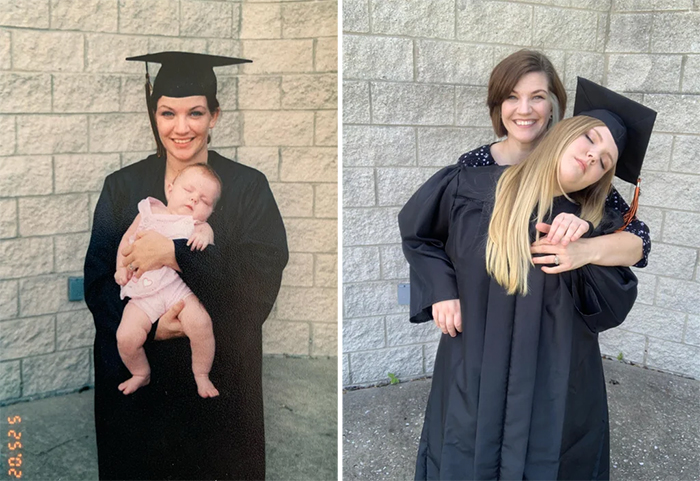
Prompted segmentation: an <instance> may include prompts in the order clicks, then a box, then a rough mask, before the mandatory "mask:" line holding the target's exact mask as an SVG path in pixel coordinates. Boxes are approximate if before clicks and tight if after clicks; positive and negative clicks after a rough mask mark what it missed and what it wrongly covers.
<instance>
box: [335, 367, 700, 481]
mask: <svg viewBox="0 0 700 481" xmlns="http://www.w3.org/2000/svg"><path fill="white" fill-rule="evenodd" d="M603 365H604V368H605V377H606V380H607V390H608V401H609V408H610V437H611V440H610V444H611V446H610V455H611V459H610V461H611V479H612V480H613V481H633V480H634V481H638V480H645V481H648V480H674V481H680V480H684V481H685V480H692V481H698V480H700V381H695V380H691V379H685V378H681V377H677V376H673V375H670V374H664V373H659V372H656V371H649V370H646V369H642V368H640V367H637V366H630V365H627V364H624V363H621V362H618V361H611V360H605V361H603ZM429 391H430V380H420V381H413V382H408V383H402V384H399V385H394V386H385V387H378V388H369V389H360V390H356V391H348V392H346V393H345V394H344V395H343V479H344V480H355V479H357V480H377V479H386V480H407V479H413V474H414V466H415V457H416V452H417V449H418V440H419V438H420V432H421V428H422V426H423V416H424V412H425V406H426V403H427V400H428V392H429Z"/></svg>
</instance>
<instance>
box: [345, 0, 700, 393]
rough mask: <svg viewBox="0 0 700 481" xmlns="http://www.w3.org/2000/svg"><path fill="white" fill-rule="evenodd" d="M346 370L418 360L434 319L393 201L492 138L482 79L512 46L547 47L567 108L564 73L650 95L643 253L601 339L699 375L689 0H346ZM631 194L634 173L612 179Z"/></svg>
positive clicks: (699, 92) (698, 105)
mask: <svg viewBox="0 0 700 481" xmlns="http://www.w3.org/2000/svg"><path fill="white" fill-rule="evenodd" d="M343 28H344V37H343V48H344V52H343V145H342V148H343V216H344V217H343V290H344V300H343V302H344V305H343V314H344V319H343V359H342V361H343V384H344V385H346V386H349V385H370V384H375V383H382V382H387V381H388V380H389V379H388V377H387V373H389V372H391V373H393V374H395V375H397V376H398V377H399V378H401V379H410V378H415V377H420V376H425V375H430V374H431V372H432V369H433V360H434V357H435V353H436V349H437V342H438V340H439V336H440V333H439V331H438V330H437V329H436V328H435V327H434V325H433V324H432V323H431V324H429V325H410V324H409V322H408V308H407V306H400V305H399V304H398V297H397V284H399V283H403V282H408V267H407V264H406V261H405V259H404V258H403V254H402V252H401V248H400V238H399V232H398V225H397V220H396V216H397V213H398V211H399V210H400V208H401V206H402V205H403V204H404V203H405V202H406V201H407V200H408V198H409V197H410V196H411V194H412V193H413V192H414V191H415V190H416V189H417V188H418V187H419V186H420V185H421V184H422V183H423V182H424V181H425V180H426V179H427V178H428V177H429V176H430V175H432V174H433V173H434V172H436V171H437V170H438V169H439V168H440V167H443V166H446V165H451V164H453V163H455V162H456V161H457V159H458V157H459V155H460V154H462V153H464V152H466V151H468V150H471V149H473V148H476V147H478V146H480V145H482V144H485V143H488V142H491V141H494V140H495V137H494V134H493V131H492V129H491V124H490V119H489V116H488V109H487V107H486V105H485V101H486V86H487V83H488V78H489V75H490V72H491V69H492V68H493V67H494V66H495V65H496V64H497V63H498V62H499V61H500V60H501V59H502V58H504V57H506V56H507V55H508V54H510V53H512V52H514V51H516V50H519V49H520V48H534V49H538V50H542V51H544V52H545V53H546V54H547V55H548V56H549V58H550V59H551V60H552V62H553V63H554V65H555V67H556V68H557V71H558V72H559V74H560V76H561V78H562V80H563V82H564V84H565V87H566V89H567V92H568V94H569V99H570V101H569V105H568V108H567V110H568V115H570V114H571V110H572V108H573V99H574V96H575V95H574V94H575V92H574V91H575V87H576V76H577V75H580V76H583V77H587V78H589V79H591V80H593V81H596V82H600V83H602V84H603V85H607V86H609V87H611V88H613V89H615V90H618V91H621V92H625V93H626V94H627V95H629V96H630V97H632V98H634V99H635V100H638V101H641V102H643V103H644V104H646V105H648V106H650V107H651V108H653V109H655V110H657V111H658V120H657V123H656V127H655V133H654V135H653V136H652V140H651V145H650V147H649V153H648V154H647V156H646V161H645V164H644V170H643V176H642V179H643V186H642V189H643V191H642V192H643V194H642V197H641V202H640V203H641V207H640V212H639V216H640V218H641V219H643V220H644V221H646V222H647V223H648V224H649V226H650V229H651V233H652V240H653V246H652V252H651V256H650V259H649V266H648V267H646V268H644V269H635V272H636V273H637V274H638V276H639V296H638V299H637V303H636V306H635V308H634V309H633V311H632V312H631V314H630V315H629V317H628V318H627V320H626V322H625V323H624V324H623V325H622V326H621V327H620V328H619V329H613V330H611V331H608V332H606V333H604V334H603V335H601V338H600V344H601V349H602V351H603V353H604V354H607V355H610V356H618V354H620V353H622V355H623V356H624V358H625V359H627V360H628V361H632V362H635V363H639V364H642V365H644V366H648V367H649V368H654V369H660V370H663V371H668V372H672V373H677V374H681V375H686V376H691V377H694V378H700V331H699V329H700V272H699V269H698V264H699V263H700V260H699V256H698V249H699V248H700V241H699V240H698V239H700V230H699V229H698V227H697V226H698V225H700V187H698V186H699V185H700V182H699V181H700V154H699V152H700V129H699V128H698V127H697V122H696V121H695V119H696V118H697V113H698V112H699V111H700V83H699V82H698V80H697V79H698V78H699V77H700V76H699V75H698V74H700V48H699V46H698V45H700V44H698V41H697V39H698V35H697V32H698V31H700V5H699V3H698V2H697V1H696V2H695V3H693V2H692V1H691V0H675V1H674V0H668V1H663V2H651V1H639V0H590V1H585V2H572V1H569V0H541V1H537V2H533V1H497V0H457V1H456V2H455V1H452V0H420V1H417V2H403V1H401V0H345V1H344V2H343ZM616 185H617V186H618V189H619V190H620V191H621V193H622V194H623V195H624V196H625V197H626V198H627V199H628V200H629V199H630V198H631V193H632V191H631V187H629V186H627V185H624V184H622V183H620V182H616Z"/></svg>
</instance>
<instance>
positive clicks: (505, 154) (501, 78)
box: [434, 49, 651, 335]
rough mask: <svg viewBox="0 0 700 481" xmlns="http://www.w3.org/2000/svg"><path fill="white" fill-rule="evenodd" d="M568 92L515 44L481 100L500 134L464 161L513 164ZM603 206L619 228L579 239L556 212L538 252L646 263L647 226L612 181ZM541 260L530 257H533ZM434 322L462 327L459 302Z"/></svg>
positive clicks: (566, 258)
mask: <svg viewBox="0 0 700 481" xmlns="http://www.w3.org/2000/svg"><path fill="white" fill-rule="evenodd" d="M566 103H567V94H566V90H565V89H564V85H563V84H562V82H561V79H560V78H559V75H558V74H557V71H556V69H555V68H554V65H552V62H551V61H550V60H549V58H547V56H546V55H544V54H543V53H542V52H538V51H536V50H527V49H523V50H519V51H517V52H514V53H512V54H510V55H509V56H507V57H506V58H504V59H503V60H501V61H500V62H499V63H498V65H496V67H494V69H493V71H492V72H491V76H490V78H489V84H488V93H487V99H486V104H487V105H488V108H489V113H490V116H491V123H492V125H493V131H494V133H495V134H496V135H497V136H498V137H505V138H504V139H503V140H501V141H498V142H494V143H491V144H486V145H482V146H481V147H477V148H476V149H473V150H470V151H468V152H466V153H464V154H462V155H461V156H460V158H459V162H460V163H461V164H462V166H463V167H469V168H478V167H487V166H494V165H517V164H519V163H520V162H522V161H523V159H525V158H526V157H527V156H528V155H529V154H530V153H531V152H532V150H533V149H534V148H535V146H536V145H537V144H538V142H539V141H540V139H541V138H542V136H543V135H544V133H545V132H546V131H547V129H549V128H551V127H552V126H553V125H556V123H557V122H559V120H560V119H561V118H562V117H563V115H564V111H565V110H566ZM606 208H609V209H612V210H616V211H618V212H620V214H622V215H624V216H625V227H624V229H622V230H621V231H620V232H614V233H612V234H609V235H602V236H597V237H595V238H590V237H589V238H586V239H580V231H579V232H577V229H578V228H579V227H580V226H581V224H580V223H577V222H576V221H575V219H573V217H571V216H567V215H561V216H559V217H556V218H554V219H552V222H551V225H550V224H543V225H542V226H538V228H540V229H543V231H544V232H545V233H547V232H548V231H549V230H551V232H552V233H551V234H550V235H549V236H548V238H549V241H550V242H548V243H545V244H541V245H537V246H535V247H534V248H533V249H534V250H535V251H536V252H537V253H542V254H549V255H553V256H554V255H556V259H557V261H559V265H557V266H554V267H552V268H550V270H549V272H553V273H557V272H563V271H565V270H571V269H575V268H578V267H581V266H583V265H585V264H596V265H607V266H617V265H621V266H631V265H634V266H635V267H645V266H646V265H647V259H648V257H649V252H650V251H651V238H650V235H649V228H648V227H647V226H646V224H644V222H642V221H641V220H640V219H638V218H637V217H636V209H631V208H630V206H628V205H627V203H626V202H625V200H624V199H623V198H622V196H621V195H620V194H619V192H618V191H617V190H616V189H615V187H613V188H612V189H611V190H610V193H609V194H608V197H607V199H606ZM540 262H544V261H543V260H542V259H537V258H536V259H535V263H540ZM434 316H435V322H436V324H437V325H438V327H439V328H440V329H441V330H442V331H443V332H444V333H450V334H452V335H455V334H456V333H457V332H459V330H460V329H461V313H460V309H459V302H458V301H457V300H456V299H449V300H445V301H442V302H439V303H437V304H436V305H435V306H434Z"/></svg>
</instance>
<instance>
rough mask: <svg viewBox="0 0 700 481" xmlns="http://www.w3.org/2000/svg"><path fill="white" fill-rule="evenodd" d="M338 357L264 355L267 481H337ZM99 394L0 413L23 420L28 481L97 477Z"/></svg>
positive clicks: (18, 406) (67, 397) (5, 464)
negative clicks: (95, 411) (96, 405)
mask: <svg viewBox="0 0 700 481" xmlns="http://www.w3.org/2000/svg"><path fill="white" fill-rule="evenodd" d="M337 386H338V384H337V359H335V358H331V359H295V358H279V357H265V358H264V360H263V392H264V399H265V431H266V443H267V448H266V451H267V479H271V480H297V479H298V480H305V481H306V480H330V479H336V478H337V456H338V446H337V439H338V437H337V408H338V405H337V399H338V394H337V392H338V390H337V389H338V388H337ZM93 397H94V391H93V390H87V391H84V392H82V393H74V394H69V395H65V396H58V397H53V398H47V399H41V400H37V401H31V402H25V403H18V404H14V405H11V406H4V407H1V408H0V412H2V417H1V418H0V419H1V420H2V423H0V424H2V428H3V432H2V433H0V434H2V435H3V438H4V436H5V433H6V432H7V431H8V430H9V429H10V427H9V426H8V424H7V419H6V418H7V417H8V416H15V415H17V416H21V418H22V421H21V425H22V439H21V441H22V443H23V446H22V453H23V465H22V466H21V468H18V469H21V470H22V478H21V479H22V480H23V481H29V480H55V481H58V480H71V481H72V480H94V479H97V477H98V476H97V448H96V446H95V428H94V415H93ZM0 455H1V456H0V457H1V459H2V461H3V471H2V477H0V479H15V478H14V477H13V476H11V475H7V474H6V473H7V472H8V468H9V466H8V462H9V456H8V446H7V444H6V443H4V441H3V445H2V447H1V448H0Z"/></svg>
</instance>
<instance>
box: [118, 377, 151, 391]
mask: <svg viewBox="0 0 700 481" xmlns="http://www.w3.org/2000/svg"><path fill="white" fill-rule="evenodd" d="M150 382H151V375H150V374H148V375H146V376H133V377H131V378H130V379H127V380H126V381H124V382H123V383H121V384H120V385H119V390H120V391H121V392H123V393H124V394H131V393H132V392H135V391H136V390H137V389H138V388H140V387H143V386H146V385H147V384H148V383H150Z"/></svg>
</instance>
